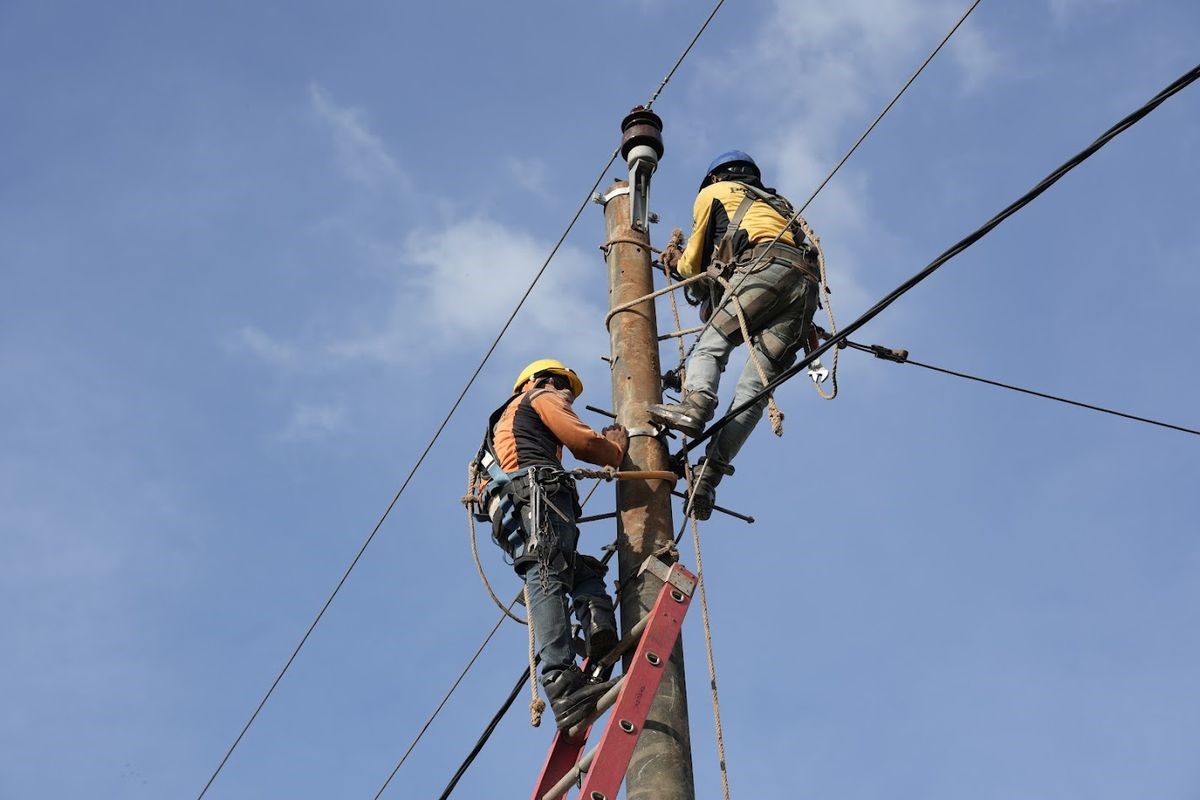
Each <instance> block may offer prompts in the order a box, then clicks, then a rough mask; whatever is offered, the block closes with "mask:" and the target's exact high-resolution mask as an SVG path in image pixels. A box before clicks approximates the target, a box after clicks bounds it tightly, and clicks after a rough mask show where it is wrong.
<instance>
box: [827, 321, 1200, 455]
mask: <svg viewBox="0 0 1200 800" xmlns="http://www.w3.org/2000/svg"><path fill="white" fill-rule="evenodd" d="M846 346H847V347H849V348H851V349H854V350H859V351H861V352H864V353H870V354H872V355H874V356H875V357H876V358H878V359H879V360H880V361H893V362H895V363H897V364H912V365H913V366H914V367H921V368H922V369H928V370H932V371H933V372H940V373H942V374H943V375H950V376H952V377H955V378H964V379H966V380H969V381H975V382H976V383H983V384H987V385H988V386H995V387H997V388H999V389H1008V390H1009V391H1013V392H1020V393H1021V394H1028V395H1033V396H1034V397H1041V398H1043V399H1045V400H1053V401H1055V402H1058V403H1065V404H1067V405H1069V406H1077V407H1079V408H1086V409H1088V410H1089V411H1099V412H1100V413H1102V414H1111V415H1112V416H1114V417H1122V418H1124V419H1131V420H1133V421H1134V422H1144V423H1146V424H1147V425H1157V426H1158V427H1160V428H1168V429H1170V430H1173V431H1179V432H1180V433H1190V434H1192V435H1194V436H1200V430H1195V429H1193V428H1185V427H1183V426H1182V425H1173V424H1171V423H1169V422H1160V421H1159V420H1155V419H1150V418H1149V417H1139V416H1137V415H1136V414H1127V413H1125V412H1124V411H1115V410H1113V409H1111V408H1104V407H1103V406H1097V405H1092V404H1091V403H1084V402H1081V401H1079V400H1071V399H1069V398H1066V397H1059V396H1057V395H1053V394H1047V393H1046V392H1039V391H1036V390H1034V389H1026V388H1023V387H1021V386H1014V385H1013V384H1011V383H1003V382H1001V381H994V380H991V379H990V378H981V377H979V376H978V375H968V374H967V373H965V372H958V371H956V370H952V369H946V368H945V367H935V366H934V365H933V364H924V363H922V362H920V361H917V360H915V359H913V358H909V357H908V356H904V357H903V358H901V357H898V356H894V355H890V356H889V355H880V354H879V351H877V350H876V349H875V347H872V346H870V345H865V344H859V343H857V342H851V341H847V342H846Z"/></svg>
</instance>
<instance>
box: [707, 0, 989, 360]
mask: <svg viewBox="0 0 1200 800" xmlns="http://www.w3.org/2000/svg"><path fill="white" fill-rule="evenodd" d="M980 2H982V0H974V2H972V3H971V5H969V6H968V7H967V10H966V11H964V12H963V13H962V16H960V17H959V18H958V22H955V23H954V25H953V26H952V27H951V28H950V30H949V31H947V32H946V35H945V36H943V37H942V40H941V41H940V42H938V45H937V47H935V48H933V50H932V51H930V53H929V55H928V56H926V57H925V60H924V61H922V62H921V65H920V66H919V67H917V69H916V71H915V72H913V74H912V75H911V76H909V79H908V80H907V81H905V82H904V85H903V86H901V87H900V90H899V91H897V92H896V94H894V95H893V96H892V99H891V100H889V101H888V104H887V105H886V106H884V107H883V110H882V111H880V112H879V114H877V115H876V116H875V119H874V120H872V121H871V124H870V125H868V126H867V129H866V130H865V131H863V132H862V135H861V136H859V137H858V140H857V141H855V142H854V144H853V145H851V146H850V149H849V150H847V151H846V154H845V155H844V156H842V158H841V160H840V161H838V163H837V164H835V165H834V167H833V169H831V170H830V171H829V174H828V175H826V176H825V179H824V180H823V181H821V183H820V184H819V185H818V186H817V188H816V189H814V190H813V193H812V194H810V195H809V196H808V199H807V200H805V201H804V203H803V204H802V205H801V206H800V207H799V208H798V209H796V211H795V213H793V214H792V217H791V219H789V220H788V223H787V225H785V226H784V227H783V228H781V229H780V231H779V233H777V234H775V238H774V239H772V240H771V241H770V242H769V243H768V244H767V246H766V247H765V248H763V252H762V253H760V254H759V256H758V258H756V259H755V260H754V261H753V262H752V263H751V264H750V265H749V266H748V267H747V268H746V270H745V271H744V272H742V274H741V275H740V277H739V278H738V282H737V283H736V284H734V285H733V290H734V291H736V289H737V288H738V286H740V285H741V282H742V281H743V280H745V279H746V276H748V275H750V274H752V273H753V272H754V268H755V267H756V266H757V265H758V263H759V262H760V261H762V259H763V258H764V257H765V256H766V253H767V251H768V250H769V249H770V248H771V246H773V245H774V244H776V243H777V242H778V241H779V240H780V239H781V238H782V237H783V234H784V233H785V232H786V231H787V230H789V229H790V228H791V226H792V223H794V222H795V221H796V220H798V219H800V216H801V215H802V214H803V213H804V211H805V209H807V208H808V206H809V205H810V204H811V203H812V201H813V200H816V199H817V195H819V194H820V193H821V190H822V189H824V188H825V186H826V185H827V184H828V183H829V182H830V181H831V180H833V176H834V175H837V174H838V171H839V170H840V169H841V168H842V167H843V166H844V165H845V163H846V162H847V161H849V160H850V157H851V156H852V155H854V153H855V152H856V151H857V150H858V148H859V146H860V145H861V144H862V143H863V142H865V141H866V139H867V137H868V136H870V135H871V131H873V130H875V127H876V126H877V125H879V123H880V122H881V121H882V120H883V118H884V117H886V116H887V113H888V112H889V111H891V110H892V107H893V106H894V105H896V103H898V102H900V98H901V97H903V96H904V93H905V92H907V91H908V88H909V87H910V86H912V85H913V83H915V82H916V80H917V78H918V77H920V75H921V73H922V72H924V71H925V68H926V67H928V66H929V64H930V62H931V61H933V59H934V57H935V56H937V54H938V53H940V52H941V51H942V48H943V47H945V46H946V43H947V42H949V41H950V39H951V37H953V36H954V34H955V33H956V32H957V31H958V29H959V28H961V27H962V25H963V23H964V22H966V21H967V17H969V16H971V12H972V11H974V10H975V8H976V7H977V6H978V5H979V4H980ZM714 319H715V315H712V316H710V317H709V318H708V320H707V321H706V322H705V323H704V325H702V326H701V328H700V330H699V331H698V332H697V336H696V341H697V342H698V341H699V340H700V336H702V335H703V334H704V332H705V331H706V330H708V326H709V325H711V324H712V322H713V320H714ZM693 346H694V344H693Z"/></svg>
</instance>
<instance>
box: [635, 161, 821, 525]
mask: <svg viewBox="0 0 1200 800" xmlns="http://www.w3.org/2000/svg"><path fill="white" fill-rule="evenodd" d="M793 214H794V212H793V210H792V206H791V204H790V203H789V202H788V201H787V200H786V199H785V198H784V197H783V196H782V195H780V194H778V193H777V192H776V191H775V190H774V189H770V188H767V187H765V186H763V184H762V173H761V172H760V171H759V168H758V165H757V164H756V163H755V162H754V159H753V158H751V157H750V156H749V155H748V154H747V153H744V152H742V151H741V150H730V151H728V152H726V153H722V154H721V155H719V156H717V157H716V158H715V159H713V162H712V163H711V164H709V166H708V172H707V173H706V174H705V176H704V180H703V181H702V182H701V184H700V193H699V194H698V195H697V196H696V202H695V204H694V206H693V209H692V235H691V237H690V238H689V239H688V243H687V248H686V249H685V250H684V252H683V253H682V255H679V254H678V251H674V250H668V253H665V254H664V262H665V263H667V266H668V267H671V268H676V267H677V272H678V274H680V275H681V276H683V277H691V276H694V275H699V274H701V273H704V272H708V273H709V274H710V276H712V277H711V278H710V280H708V281H700V282H699V283H700V284H705V283H707V284H708V288H707V289H706V290H704V292H703V294H704V295H706V297H704V298H703V301H704V302H702V301H701V298H697V297H695V295H693V294H691V293H689V301H691V300H695V301H696V302H697V304H700V305H701V318H702V319H704V320H705V321H706V322H707V323H708V325H707V327H706V328H705V329H704V332H703V333H701V334H700V338H699V339H698V340H697V341H696V345H695V347H693V348H692V354H691V356H690V357H689V358H688V362H687V368H686V370H685V372H686V376H687V377H686V380H685V382H684V385H683V394H684V396H683V401H682V402H680V403H659V404H655V405H651V406H649V408H648V409H647V410H648V411H649V413H650V418H651V419H653V420H654V421H656V422H659V423H662V424H663V425H666V426H667V427H669V428H674V429H675V430H678V431H680V432H682V433H684V434H685V435H687V436H692V437H695V436H698V435H699V434H700V432H701V431H702V430H703V429H704V426H705V425H706V424H708V422H709V420H711V419H712V417H713V412H714V411H715V410H716V408H717V386H718V384H719V383H720V380H721V373H722V372H724V371H725V365H726V364H727V363H728V361H729V356H730V354H731V353H732V352H733V350H734V348H735V347H737V346H738V345H739V344H742V343H743V335H742V329H741V325H740V324H739V322H738V315H737V308H736V306H735V299H736V305H740V306H741V310H742V313H743V315H744V316H745V319H746V326H747V328H748V329H749V334H750V340H751V341H750V342H749V345H750V346H751V347H753V348H754V350H755V352H756V355H757V360H758V362H759V364H760V365H761V366H762V370H763V373H765V375H766V380H767V381H770V380H772V379H773V378H775V377H776V376H777V375H779V374H780V373H781V372H783V371H784V370H785V369H787V368H788V367H790V366H791V365H792V364H793V363H794V362H795V360H796V354H797V352H798V351H799V350H800V348H801V347H802V346H803V345H804V343H805V342H806V341H807V338H808V332H809V329H810V326H811V324H812V317H813V311H814V310H815V309H816V307H817V285H818V280H819V279H818V275H817V267H816V254H815V251H814V250H813V249H812V248H811V247H810V246H809V244H808V243H807V242H806V241H805V238H804V232H803V231H802V230H800V228H799V226H798V225H797V224H796V222H795V220H794V219H793ZM670 256H674V258H673V259H672V258H671V257H670ZM672 261H673V262H674V263H672ZM717 276H720V277H722V278H724V279H726V280H727V281H728V282H729V284H730V287H731V291H730V292H728V293H725V292H724V290H723V287H722V286H721V285H720V284H719V283H717V282H716V280H715V279H716V277H717ZM689 288H690V287H689ZM705 305H707V309H706V308H705ZM707 313H711V318H709V316H707ZM764 385H765V384H764V381H763V378H762V377H761V376H760V375H759V372H758V370H757V369H756V368H755V365H754V364H753V363H752V361H751V359H747V362H746V365H745V367H744V368H743V369H742V374H741V377H740V378H739V379H738V382H737V387H736V388H735V389H734V394H733V401H732V403H731V404H730V407H731V408H733V407H737V406H740V405H743V404H744V403H745V402H746V401H748V400H749V399H750V398H751V397H753V396H755V395H757V394H758V393H759V392H760V391H761V390H762V388H763V386H764ZM766 404H767V401H766V399H763V400H760V401H759V402H757V403H755V404H754V405H752V406H750V407H749V408H746V409H745V410H743V411H742V412H740V413H739V414H738V415H737V416H736V417H734V418H733V419H731V420H730V421H729V422H728V424H726V425H725V426H724V427H723V428H721V430H719V431H717V433H716V434H715V435H714V436H713V438H712V439H711V440H710V441H709V443H708V447H707V449H706V450H705V454H704V457H703V458H701V459H700V461H699V463H698V464H697V465H696V470H695V472H694V475H695V478H694V479H693V484H692V489H691V499H690V502H689V504H688V507H687V508H685V509H684V511H685V513H687V514H688V515H689V516H692V517H695V518H696V519H708V517H709V515H711V514H712V509H713V504H714V503H715V500H716V487H717V484H718V483H719V482H720V481H721V478H722V477H724V476H725V475H731V474H733V467H732V465H731V464H730V462H732V461H733V457H734V456H735V455H737V453H738V451H739V450H740V449H741V447H742V445H743V444H744V443H745V442H746V439H747V438H748V437H749V436H750V432H751V431H752V430H753V429H754V426H755V425H756V424H758V421H759V419H761V418H762V413H763V408H764V407H765V406H766Z"/></svg>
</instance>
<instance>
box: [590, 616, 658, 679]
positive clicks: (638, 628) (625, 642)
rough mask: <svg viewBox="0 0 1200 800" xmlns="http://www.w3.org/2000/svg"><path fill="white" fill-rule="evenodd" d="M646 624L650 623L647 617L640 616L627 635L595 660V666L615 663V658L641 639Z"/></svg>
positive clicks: (609, 665)
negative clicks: (606, 653) (604, 654)
mask: <svg viewBox="0 0 1200 800" xmlns="http://www.w3.org/2000/svg"><path fill="white" fill-rule="evenodd" d="M648 624H650V618H649V617H642V618H641V619H639V620H638V621H637V624H636V625H634V626H633V630H631V631H630V632H629V635H628V636H626V637H625V638H624V639H622V640H621V641H620V642H618V643H617V646H616V647H614V648H613V649H612V652H610V653H609V654H608V655H606V656H605V657H604V658H602V659H600V660H599V661H597V662H596V666H597V667H599V669H608V668H609V667H611V666H612V665H613V664H616V663H617V660H618V659H619V658H620V657H621V656H623V655H625V654H626V653H627V652H629V651H630V650H632V649H633V648H634V646H635V645H636V644H637V643H638V641H640V640H641V638H642V634H643V633H645V632H646V626H647V625H648Z"/></svg>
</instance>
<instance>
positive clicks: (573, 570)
mask: <svg viewBox="0 0 1200 800" xmlns="http://www.w3.org/2000/svg"><path fill="white" fill-rule="evenodd" d="M547 500H548V504H547V505H553V508H550V507H547V508H545V511H544V514H543V517H544V521H543V526H542V532H543V536H542V538H543V539H544V540H545V542H546V543H547V544H551V543H552V544H553V547H552V551H551V552H549V553H548V554H547V555H545V556H543V557H541V558H538V559H536V560H531V561H527V562H525V563H521V562H520V561H518V563H517V569H518V574H522V573H523V577H524V579H525V585H526V586H527V587H528V589H529V609H528V611H529V619H530V620H531V621H532V623H533V633H534V636H535V637H536V639H537V641H538V653H539V655H541V657H542V674H545V673H547V672H552V671H554V670H559V669H563V668H565V667H569V666H571V665H572V664H574V663H575V648H574V643H573V640H572V636H571V608H572V607H573V608H574V611H575V616H576V617H577V618H578V619H579V623H580V625H582V626H583V629H584V630H587V628H588V626H589V625H590V624H591V608H590V606H589V601H591V600H594V599H596V598H605V600H607V593H606V592H605V590H604V580H603V579H602V578H601V577H600V576H599V575H597V574H596V573H595V571H593V570H592V569H591V568H590V567H589V566H587V565H586V564H584V563H583V562H582V561H579V560H578V559H577V558H576V557H575V553H576V550H575V547H576V545H577V544H578V542H579V528H578V527H577V526H576V524H575V503H576V500H575V493H574V491H572V490H570V489H560V490H559V491H557V492H554V493H553V494H550V495H549V496H548V497H547ZM555 509H557V510H558V511H557V512H556V511H555ZM558 512H562V515H563V516H560V515H559V513H558ZM520 514H521V527H522V530H523V531H524V533H525V541H526V542H528V541H529V536H530V533H531V532H533V531H536V530H537V527H536V525H535V521H534V520H533V519H532V514H531V506H530V504H529V503H522V504H521V507H520ZM564 517H565V519H564ZM568 595H569V597H570V601H568Z"/></svg>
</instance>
